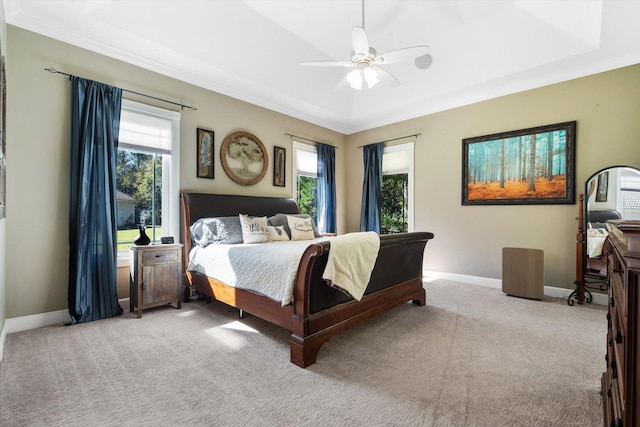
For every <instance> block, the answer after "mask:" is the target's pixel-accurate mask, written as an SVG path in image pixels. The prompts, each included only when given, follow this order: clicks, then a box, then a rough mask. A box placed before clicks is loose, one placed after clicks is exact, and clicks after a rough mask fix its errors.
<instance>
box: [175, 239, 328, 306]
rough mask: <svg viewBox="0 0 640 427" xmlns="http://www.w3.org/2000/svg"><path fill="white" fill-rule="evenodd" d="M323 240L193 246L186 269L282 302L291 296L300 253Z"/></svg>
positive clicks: (288, 300)
mask: <svg viewBox="0 0 640 427" xmlns="http://www.w3.org/2000/svg"><path fill="white" fill-rule="evenodd" d="M323 240H328V238H327V237H321V238H317V239H313V240H294V241H280V242H273V241H272V242H269V243H256V244H247V243H241V244H236V245H208V246H207V247H204V248H203V247H200V246H195V247H194V248H193V249H191V252H190V253H189V266H188V268H187V270H188V271H195V272H197V273H200V274H204V275H206V276H208V277H211V278H214V279H216V280H219V281H221V282H224V283H225V284H227V285H229V286H233V287H236V288H239V289H247V290H251V291H253V292H257V293H259V294H261V295H264V296H266V297H268V298H270V299H272V300H274V301H280V302H281V303H282V305H283V306H285V305H287V304H289V303H291V302H292V300H293V284H294V280H295V277H296V272H297V270H298V265H299V263H300V258H302V254H303V253H304V251H305V249H307V247H309V245H311V244H313V243H317V242H320V241H323Z"/></svg>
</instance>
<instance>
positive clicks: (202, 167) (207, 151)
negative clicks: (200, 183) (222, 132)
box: [196, 128, 214, 179]
mask: <svg viewBox="0 0 640 427" xmlns="http://www.w3.org/2000/svg"><path fill="white" fill-rule="evenodd" d="M213 136H214V135H213V131H212V130H206V129H200V128H198V132H197V150H196V151H197V159H196V160H197V165H196V168H197V169H196V170H197V171H198V178H209V179H213V178H214V169H213V159H214V158H213Z"/></svg>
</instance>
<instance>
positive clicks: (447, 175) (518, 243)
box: [346, 65, 640, 288]
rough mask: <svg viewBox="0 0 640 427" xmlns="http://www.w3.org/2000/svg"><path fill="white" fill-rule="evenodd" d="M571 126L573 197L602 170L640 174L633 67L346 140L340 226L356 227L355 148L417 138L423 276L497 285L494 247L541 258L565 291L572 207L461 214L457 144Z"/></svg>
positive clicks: (552, 282)
mask: <svg viewBox="0 0 640 427" xmlns="http://www.w3.org/2000/svg"><path fill="white" fill-rule="evenodd" d="M572 120H576V121H577V142H576V148H577V153H576V166H577V167H576V175H577V176H576V182H577V186H576V194H578V193H580V192H583V191H584V182H585V180H586V179H587V178H588V177H589V175H591V174H592V173H593V172H595V171H597V170H599V169H601V168H603V167H605V166H608V165H617V164H623V165H631V166H636V167H640V66H637V65H636V66H632V67H627V68H622V69H619V70H614V71H611V72H607V73H602V74H598V75H593V76H590V77H585V78H581V79H577V80H572V81H569V82H565V83H560V84H556V85H552V86H547V87H544V88H540V89H535V90H531V91H527V92H523V93H519V94H515V95H510V96H505V97H502V98H497V99H493V100H490V101H486V102H481V103H477V104H473V105H469V106H465V107H461V108H456V109H453V110H449V111H444V112H441V113H437V114H432V115H428V116H424V117H420V118H417V119H413V120H409V121H405V122H401V123H395V124H393V125H389V126H385V127H382V128H378V129H373V130H370V131H366V132H361V133H358V134H353V135H350V136H349V137H348V149H347V158H348V159H351V166H350V167H349V168H348V169H347V180H346V182H347V188H346V194H347V201H348V205H347V228H348V230H351V231H353V230H357V229H358V227H359V218H360V194H361V191H362V188H361V184H360V183H361V182H362V160H360V159H361V158H362V153H361V151H362V150H361V149H358V148H356V147H357V146H359V145H362V144H367V143H371V142H376V141H381V140H385V139H390V138H395V137H398V136H403V135H408V134H413V133H422V136H420V137H419V138H418V139H417V141H416V144H415V164H416V168H415V181H416V191H415V229H416V230H426V231H432V232H433V233H435V239H434V240H433V241H431V242H429V244H428V245H427V248H426V252H425V268H427V269H430V270H436V271H442V272H448V273H458V274H465V275H472V276H481V277H487V278H495V279H500V278H501V275H502V270H501V269H502V261H501V257H502V248H503V247H526V248H537V249H542V250H544V255H545V256H544V262H545V276H544V277H545V285H547V286H556V287H567V288H572V287H573V281H574V280H575V237H576V231H577V223H576V221H575V217H576V215H577V205H575V204H574V205H534V206H527V205H522V206H461V187H462V177H461V167H462V139H463V138H467V137H473V136H480V135H487V134H492V133H497V132H502V131H509V130H515V129H523V128H528V127H534V126H538V125H546V124H552V123H560V122H565V121H572ZM576 200H577V197H576Z"/></svg>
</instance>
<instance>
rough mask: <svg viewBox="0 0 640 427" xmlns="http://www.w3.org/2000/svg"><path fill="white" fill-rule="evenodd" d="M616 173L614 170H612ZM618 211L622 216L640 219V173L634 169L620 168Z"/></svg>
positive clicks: (629, 218)
mask: <svg viewBox="0 0 640 427" xmlns="http://www.w3.org/2000/svg"><path fill="white" fill-rule="evenodd" d="M610 173H614V172H610ZM618 173H619V174H620V178H619V184H618V185H619V188H620V190H619V196H618V201H617V209H618V212H620V214H621V215H622V218H624V219H628V220H640V174H638V172H637V171H636V170H633V169H627V168H624V169H620V171H619V172H618Z"/></svg>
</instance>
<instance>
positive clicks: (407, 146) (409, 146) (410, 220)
mask: <svg viewBox="0 0 640 427" xmlns="http://www.w3.org/2000/svg"><path fill="white" fill-rule="evenodd" d="M414 145H415V144H414V141H410V142H406V143H403V144H397V145H391V146H389V147H384V149H383V150H382V158H383V161H384V155H385V154H388V153H393V152H397V151H407V152H408V154H409V167H408V168H407V169H406V170H395V171H393V172H389V173H385V174H384V175H396V174H400V173H407V174H408V178H409V179H408V180H409V184H408V189H407V197H408V199H409V200H408V201H407V228H408V231H413V230H414V215H413V206H414V176H413V174H414Z"/></svg>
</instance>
